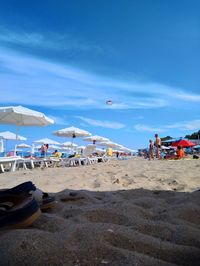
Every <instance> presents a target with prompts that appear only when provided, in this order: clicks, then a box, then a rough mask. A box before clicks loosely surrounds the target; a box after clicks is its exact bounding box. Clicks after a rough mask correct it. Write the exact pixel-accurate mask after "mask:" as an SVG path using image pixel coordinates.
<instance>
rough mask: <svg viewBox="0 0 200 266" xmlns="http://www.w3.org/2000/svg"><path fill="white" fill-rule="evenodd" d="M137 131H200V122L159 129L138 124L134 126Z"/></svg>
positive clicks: (179, 123)
mask: <svg viewBox="0 0 200 266" xmlns="http://www.w3.org/2000/svg"><path fill="white" fill-rule="evenodd" d="M134 128H135V129H136V130H137V131H149V132H165V131H169V129H177V130H193V131H195V130H199V129H200V120H199V119H197V120H192V121H186V122H177V123H174V124H171V125H162V126H159V127H151V126H148V125H142V124H137V125H135V126H134Z"/></svg>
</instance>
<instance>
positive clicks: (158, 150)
mask: <svg viewBox="0 0 200 266" xmlns="http://www.w3.org/2000/svg"><path fill="white" fill-rule="evenodd" d="M154 147H155V156H156V158H157V159H162V155H161V139H160V137H159V136H158V134H155V142H154V143H153V141H152V140H151V139H150V140H149V160H154ZM184 157H185V152H184V149H183V147H181V146H178V147H177V150H176V154H174V155H173V156H165V157H164V158H166V159H177V160H179V159H182V158H184Z"/></svg>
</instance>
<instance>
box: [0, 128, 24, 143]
mask: <svg viewBox="0 0 200 266" xmlns="http://www.w3.org/2000/svg"><path fill="white" fill-rule="evenodd" d="M0 139H1V140H2V142H3V140H5V141H6V146H7V140H15V141H16V140H23V141H24V140H27V138H25V137H22V136H19V135H16V134H15V133H12V132H10V131H4V132H1V133H0Z"/></svg>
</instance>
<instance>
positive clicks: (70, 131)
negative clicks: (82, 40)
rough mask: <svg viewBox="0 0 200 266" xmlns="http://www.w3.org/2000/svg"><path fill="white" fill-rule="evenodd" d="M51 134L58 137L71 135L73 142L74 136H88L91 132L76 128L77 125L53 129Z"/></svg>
mask: <svg viewBox="0 0 200 266" xmlns="http://www.w3.org/2000/svg"><path fill="white" fill-rule="evenodd" d="M53 134H54V135H56V136H58V137H71V138H72V143H73V139H74V138H76V137H88V136H90V135H91V133H89V132H88V131H86V130H83V129H80V128H77V127H67V128H63V129H60V130H58V131H55V132H54V133H53Z"/></svg>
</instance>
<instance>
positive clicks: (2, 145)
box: [0, 139, 4, 153]
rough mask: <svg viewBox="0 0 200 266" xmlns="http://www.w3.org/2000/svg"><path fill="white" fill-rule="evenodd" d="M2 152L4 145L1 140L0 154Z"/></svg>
mask: <svg viewBox="0 0 200 266" xmlns="http://www.w3.org/2000/svg"><path fill="white" fill-rule="evenodd" d="M2 152H4V143H3V139H0V153H2Z"/></svg>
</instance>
